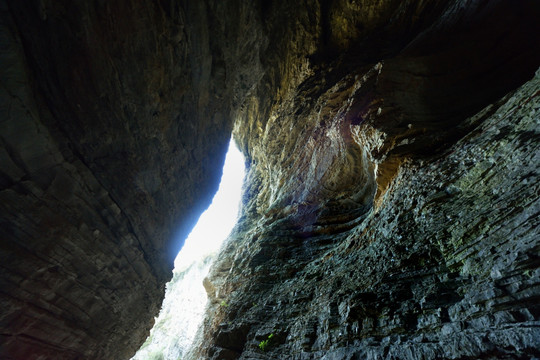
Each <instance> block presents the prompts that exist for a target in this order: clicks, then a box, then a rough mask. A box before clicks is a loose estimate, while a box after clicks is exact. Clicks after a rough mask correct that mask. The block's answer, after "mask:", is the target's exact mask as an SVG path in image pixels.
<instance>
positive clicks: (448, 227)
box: [195, 71, 540, 359]
mask: <svg viewBox="0 0 540 360" xmlns="http://www.w3.org/2000/svg"><path fill="white" fill-rule="evenodd" d="M501 104H502V105H501ZM499 106H500V107H499ZM539 110H540V71H539V73H538V76H537V77H536V78H535V79H534V80H531V81H530V82H529V83H527V84H526V85H524V86H523V87H522V88H520V89H519V90H518V91H517V92H516V93H512V94H510V95H508V96H507V97H505V98H504V99H502V100H501V102H499V103H498V104H497V110H496V111H494V106H489V107H488V108H486V109H485V110H483V111H482V112H481V113H479V114H478V115H476V116H475V117H472V118H470V119H468V120H467V122H469V123H470V124H471V125H472V124H474V126H473V129H472V130H471V131H470V133H469V134H468V135H467V136H465V137H464V138H463V139H461V140H460V141H459V142H457V143H456V144H455V145H453V146H451V147H449V148H448V149H447V150H446V151H444V152H443V153H441V154H439V155H437V156H434V157H428V158H423V159H409V160H408V161H406V162H405V163H404V164H403V165H402V166H401V167H400V169H399V171H398V172H397V174H396V175H395V177H394V179H393V180H392V181H391V183H390V184H389V186H388V189H387V190H386V192H385V194H384V195H383V196H382V199H380V201H379V203H378V205H377V206H374V207H372V208H371V209H370V210H369V211H368V212H367V213H366V211H361V212H355V211H353V210H351V209H349V208H346V207H345V206H343V207H341V208H340V210H341V216H342V218H340V219H335V218H333V220H332V221H331V222H329V221H327V220H326V219H327V218H326V217H324V216H320V217H318V218H317V219H315V220H313V218H306V217H305V213H303V212H302V210H301V207H300V206H296V205H295V206H294V207H293V209H289V210H288V214H287V216H281V218H277V219H276V218H275V217H273V215H271V214H268V215H267V216H265V217H262V218H261V217H256V218H245V219H244V220H243V221H242V222H241V223H240V224H239V225H238V227H237V229H236V234H234V235H233V236H232V237H231V238H230V239H229V241H228V244H227V246H226V247H225V248H224V249H223V251H222V254H221V257H220V261H218V262H217V263H216V264H215V265H214V268H213V272H212V275H211V276H210V277H209V279H207V280H206V288H207V291H208V293H209V295H210V298H211V300H212V301H213V306H211V307H210V308H209V309H208V311H209V313H210V314H211V316H209V318H208V319H207V324H206V328H205V333H204V335H205V336H204V337H203V338H202V343H198V344H197V346H198V348H197V349H198V350H197V351H198V355H197V356H195V357H197V358H198V357H204V358H206V357H208V358H216V359H223V358H241V359H276V358H282V357H283V356H285V357H286V358H288V359H381V358H387V359H479V358H492V359H495V358H497V359H515V358H533V357H538V356H539V355H540V319H539V315H540V306H539V304H540V303H539V301H538V297H539V293H538V289H539V286H540V270H539V265H540V256H539V255H540V240H539V239H540V233H539V230H538V229H539V228H540V227H539V220H538V219H539V218H538V215H539V212H540V200H539V197H538V194H539V190H540V187H539V181H538V180H539V179H538V173H537V170H538V164H539V160H540V142H539V139H540V138H539V133H538V126H539V125H540V115H539ZM285 186H286V185H285ZM295 186H296V184H295ZM355 210H356V211H358V209H355ZM355 216H356V217H355ZM351 218H352V219H353V220H350V219H351ZM323 219H324V220H323ZM313 221H315V222H314V223H313ZM221 301H226V302H227V304H229V306H227V307H222V306H219V303H220V302H221ZM270 334H273V336H272V337H271V339H270V340H269V342H268V346H267V347H266V349H265V351H262V350H261V349H260V348H259V344H260V343H261V342H262V341H264V340H266V339H268V336H269V335H270ZM208 344H210V345H211V346H208ZM201 353H202V354H204V355H201Z"/></svg>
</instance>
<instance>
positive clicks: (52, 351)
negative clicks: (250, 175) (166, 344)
mask: <svg viewBox="0 0 540 360" xmlns="http://www.w3.org/2000/svg"><path fill="white" fill-rule="evenodd" d="M0 11H1V14H0V15H1V44H2V45H1V49H2V53H1V57H2V58H1V62H2V69H1V83H2V86H1V90H0V91H1V95H0V96H1V103H0V106H1V108H0V114H1V115H0V118H1V120H0V122H1V123H0V126H1V131H0V141H1V143H2V149H1V152H0V266H1V278H0V304H1V308H2V311H1V313H0V328H1V329H2V331H1V333H0V357H1V358H3V359H25V360H29V359H44V358H48V359H125V358H129V357H130V356H131V355H133V354H134V353H135V351H136V350H137V348H138V347H139V346H140V344H141V343H142V342H143V341H144V339H145V338H146V336H147V335H148V331H149V329H150V328H151V326H152V323H153V318H154V316H156V315H157V313H158V311H159V307H160V304H161V301H162V300H163V294H164V285H165V282H166V281H167V280H168V279H170V277H171V276H172V272H171V269H172V264H173V259H174V257H175V256H176V253H177V251H178V249H179V248H180V246H181V242H182V241H183V238H184V237H185V236H186V235H187V234H188V233H189V231H190V229H191V227H192V226H193V224H194V222H195V221H196V219H197V217H198V216H199V214H200V213H201V212H202V210H203V209H204V208H205V207H206V206H207V205H208V204H209V202H210V199H211V197H212V193H213V192H214V191H215V190H216V189H217V181H218V180H219V175H220V172H221V167H222V164H223V159H224V156H225V151H226V148H227V145H228V142H229V138H230V131H231V126H232V122H231V120H230V115H229V112H230V103H231V102H232V94H237V95H241V94H242V91H240V90H239V91H233V90H232V89H233V88H234V87H235V85H234V84H233V82H232V81H229V82H227V83H225V75H226V69H225V60H226V59H225V58H224V55H223V51H224V49H225V42H223V44H224V46H223V47H220V48H218V47H217V45H216V44H217V42H219V41H221V40H222V38H223V35H219V36H215V37H210V36H209V33H208V28H209V27H210V25H209V22H210V20H209V19H208V18H207V15H208V13H207V7H206V4H205V3H203V2H196V3H194V2H186V3H185V4H180V3H177V2H175V1H171V2H168V1H161V2H156V1H144V0H142V1H131V0H130V1H114V2H102V1H95V2H94V1H86V0H84V1H72V0H68V1H24V2H21V1H1V2H0ZM239 49H240V50H238V51H239V52H240V51H241V49H242V48H241V47H239ZM235 51H236V48H235V49H233V50H231V51H230V53H234V54H235V55H234V58H235V59H236V60H230V59H229V61H228V66H232V67H233V68H232V70H231V71H230V72H228V73H227V75H229V76H231V77H235V74H237V72H235V70H234V67H235V66H236V63H235V61H239V60H238V58H240V57H241V56H240V55H239V53H237V52H235ZM228 56H232V55H230V54H229V55H228ZM243 70H245V71H249V70H250V68H249V66H246V68H244V69H243Z"/></svg>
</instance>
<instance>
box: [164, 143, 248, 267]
mask: <svg viewBox="0 0 540 360" xmlns="http://www.w3.org/2000/svg"><path fill="white" fill-rule="evenodd" d="M244 171H245V167H244V156H243V155H242V153H241V152H240V150H238V148H237V147H236V145H235V143H234V140H232V139H231V142H230V143H229V149H228V151H227V156H226V158H225V164H224V166H223V175H222V177H221V182H220V184H219V189H218V191H217V193H216V195H215V196H214V198H213V200H212V204H210V206H209V207H208V209H206V211H205V212H203V213H202V215H201V217H200V218H199V221H198V222H197V224H196V225H195V227H194V228H193V230H192V231H191V233H190V234H189V236H188V237H187V239H186V241H185V243H184V246H183V247H182V249H181V250H180V252H179V253H178V256H177V257H176V260H175V261H174V268H175V271H182V270H183V269H185V268H186V267H188V266H189V265H190V264H191V263H193V261H194V260H195V259H200V258H203V257H204V256H205V255H208V254H210V253H212V252H215V251H217V250H218V249H219V247H220V246H221V243H222V242H223V240H225V238H227V236H228V235H229V233H230V232H231V230H232V228H233V227H234V225H236V221H237V220H238V211H239V205H240V194H241V192H242V181H243V180H244Z"/></svg>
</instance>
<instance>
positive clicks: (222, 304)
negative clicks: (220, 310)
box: [219, 300, 229, 307]
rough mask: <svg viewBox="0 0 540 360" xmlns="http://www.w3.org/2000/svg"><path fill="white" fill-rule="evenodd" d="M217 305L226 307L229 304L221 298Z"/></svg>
mask: <svg viewBox="0 0 540 360" xmlns="http://www.w3.org/2000/svg"><path fill="white" fill-rule="evenodd" d="M219 306H223V307H228V306H229V304H227V302H226V301H225V300H221V303H219Z"/></svg>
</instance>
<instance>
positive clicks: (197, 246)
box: [132, 140, 245, 360]
mask: <svg viewBox="0 0 540 360" xmlns="http://www.w3.org/2000/svg"><path fill="white" fill-rule="evenodd" d="M244 172H245V169H244V158H243V155H242V153H241V152H240V151H239V150H238V148H237V147H236V145H235V144H234V141H233V140H231V142H230V144H229V150H228V152H227V156H226V158H225V165H224V167H223V175H222V177H221V183H220V185H219V190H218V191H217V193H216V195H215V196H214V199H213V200H212V204H211V205H210V206H209V207H208V209H207V210H206V211H205V212H204V213H203V214H202V215H201V217H200V218H199V221H198V222H197V224H196V225H195V227H194V228H193V230H192V232H191V233H190V234H189V236H188V238H187V239H186V242H185V244H184V246H183V248H182V250H181V251H180V252H179V253H178V256H177V257H176V260H175V262H174V270H173V278H172V280H171V281H170V282H169V283H168V284H167V290H166V293H165V299H164V301H163V305H162V307H161V311H160V314H159V316H158V317H157V318H156V320H155V324H154V327H153V328H152V330H151V332H150V336H149V337H148V338H147V339H146V341H145V343H144V344H143V345H142V346H141V348H140V349H139V351H138V352H137V353H136V354H135V356H134V357H133V358H132V359H133V360H166V359H174V360H176V359H179V358H181V357H182V356H183V354H184V352H185V351H186V350H187V348H188V347H189V345H190V344H191V342H192V341H193V339H194V337H195V334H196V332H197V329H198V327H199V324H200V323H201V321H202V320H203V313H204V309H205V307H206V302H207V296H206V292H205V290H204V287H203V284H202V283H203V279H204V277H205V276H206V275H207V273H208V270H209V268H210V265H211V263H212V261H213V259H214V258H215V256H216V255H217V252H218V250H219V247H220V246H221V243H222V242H223V240H225V239H226V238H227V236H228V235H229V233H230V232H231V230H232V228H233V227H234V225H235V224H236V222H237V219H238V210H239V205H240V194H241V189H242V181H243V178H244Z"/></svg>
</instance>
